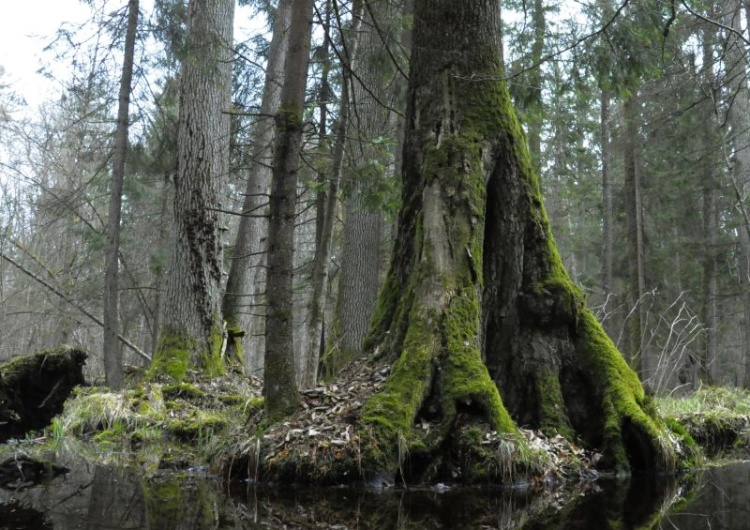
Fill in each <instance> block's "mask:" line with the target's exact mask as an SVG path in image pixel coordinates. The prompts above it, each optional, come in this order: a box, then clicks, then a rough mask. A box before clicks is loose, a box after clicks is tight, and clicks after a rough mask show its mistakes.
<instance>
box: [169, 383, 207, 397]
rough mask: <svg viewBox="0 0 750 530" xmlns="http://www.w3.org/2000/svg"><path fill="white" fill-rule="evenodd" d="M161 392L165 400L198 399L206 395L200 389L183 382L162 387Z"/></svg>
mask: <svg viewBox="0 0 750 530" xmlns="http://www.w3.org/2000/svg"><path fill="white" fill-rule="evenodd" d="M161 392H162V394H163V395H164V397H165V398H167V399H175V398H178V397H180V398H183V399H199V398H202V397H204V396H205V395H206V393H205V392H203V390H201V389H200V388H198V387H196V386H195V385H191V384H190V383H185V382H182V383H174V384H169V385H164V386H163V387H162V389H161Z"/></svg>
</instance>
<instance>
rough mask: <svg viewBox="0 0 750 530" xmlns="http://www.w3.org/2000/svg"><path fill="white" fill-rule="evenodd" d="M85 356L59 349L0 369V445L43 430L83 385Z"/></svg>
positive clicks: (3, 365) (4, 365)
mask: <svg viewBox="0 0 750 530" xmlns="http://www.w3.org/2000/svg"><path fill="white" fill-rule="evenodd" d="M86 357H87V354H86V353H85V352H83V351H81V350H78V349H74V348H69V347H61V348H58V349H56V350H49V351H43V352H39V353H36V354H34V355H30V356H26V357H18V358H16V359H13V360H12V361H10V362H8V363H5V364H2V365H0V442H4V441H5V440H8V439H9V438H14V437H19V436H23V435H24V434H26V433H27V432H29V431H32V430H35V429H41V428H43V427H45V426H47V425H48V424H49V423H50V421H52V418H54V417H55V416H56V415H57V414H59V413H60V412H62V410H63V403H64V402H65V400H66V399H67V398H68V396H69V395H70V392H71V391H72V390H73V388H74V387H75V386H77V385H82V384H84V383H85V380H84V378H83V365H84V364H85V362H86Z"/></svg>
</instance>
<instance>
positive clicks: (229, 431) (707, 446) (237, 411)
mask: <svg viewBox="0 0 750 530" xmlns="http://www.w3.org/2000/svg"><path fill="white" fill-rule="evenodd" d="M388 374H389V367H388V366H387V365H378V364H372V363H369V362H365V361H360V362H356V363H353V364H352V365H350V366H349V367H347V368H346V369H345V370H344V371H342V372H341V374H340V376H339V377H338V378H337V379H336V380H335V381H332V382H329V383H326V384H321V385H319V386H317V387H315V388H313V389H309V390H305V391H302V392H301V398H302V402H301V406H300V409H299V411H298V412H297V413H296V414H294V415H292V416H290V417H289V418H288V419H287V420H286V421H284V422H281V423H278V424H275V425H272V426H266V425H264V424H263V421H262V416H263V400H262V397H261V392H262V384H261V382H260V380H258V379H255V378H252V377H247V376H244V375H241V374H239V373H233V372H230V373H229V374H227V375H225V376H222V377H217V378H211V379H207V378H204V377H201V376H199V375H198V374H197V373H191V374H189V376H188V378H187V380H186V381H185V382H182V383H178V384H174V383H168V382H158V381H147V380H144V379H137V378H136V379H135V380H133V381H132V382H131V383H130V385H129V386H128V388H127V389H125V390H123V391H120V392H112V391H111V390H109V389H107V388H105V387H80V388H79V389H77V390H76V391H75V393H74V396H73V397H72V398H71V399H69V400H68V402H67V403H66V405H65V410H64V412H63V413H62V414H61V415H60V416H58V417H56V418H55V419H54V420H53V423H52V425H51V426H50V427H48V428H47V429H45V430H44V431H43V432H41V433H38V435H34V436H28V437H27V439H26V440H24V441H18V442H16V443H15V444H10V445H6V446H5V449H4V450H0V457H2V455H3V453H8V452H18V451H25V452H33V451H34V447H37V448H39V450H40V451H41V450H42V449H44V450H49V448H50V446H54V445H55V444H59V443H62V442H64V441H71V440H75V441H76V443H79V442H82V445H81V447H85V449H81V450H82V451H85V452H86V453H87V456H88V457H89V458H91V459H93V460H99V461H102V460H103V461H106V462H107V463H115V464H121V465H125V466H129V467H132V466H135V467H137V468H140V469H142V470H144V471H145V472H146V473H155V472H158V471H160V470H187V469H203V470H205V471H207V472H209V473H224V474H226V473H227V472H229V470H231V471H232V474H233V475H235V476H241V477H242V478H246V479H248V480H250V481H256V482H262V480H263V476H262V472H261V473H260V474H259V469H260V470H262V469H268V468H269V467H272V466H273V465H274V463H275V462H276V461H277V460H279V461H284V460H289V455H290V454H291V455H295V457H299V458H300V459H304V460H306V461H307V462H312V463H313V465H314V468H315V469H317V470H319V471H320V473H321V474H324V473H327V472H328V471H329V470H330V469H331V467H333V466H336V465H337V462H339V461H342V460H345V459H352V458H354V459H356V458H357V455H358V453H359V444H360V437H359V434H358V433H357V431H356V430H355V423H356V419H357V417H358V414H359V411H360V409H361V407H362V406H363V404H364V403H365V401H366V400H367V398H368V397H369V396H371V395H372V394H373V393H376V392H378V391H379V390H381V389H382V388H383V386H384V384H385V382H386V379H387V377H388ZM656 402H657V408H658V410H659V411H660V413H661V414H662V416H663V417H664V418H665V419H672V420H676V421H678V422H679V423H681V424H683V425H685V426H686V427H687V429H688V431H689V432H690V433H691V435H692V436H693V437H694V438H695V440H696V441H697V442H698V444H699V445H700V446H701V447H703V449H704V452H705V454H706V455H707V456H708V458H710V459H712V460H724V459H748V458H750V393H748V392H746V391H743V390H737V389H732V390H730V389H725V388H713V387H709V388H703V389H700V390H698V391H697V392H696V393H694V394H693V395H691V396H690V397H676V398H658V399H657V400H656ZM417 427H418V428H420V429H424V430H425V431H429V430H430V429H431V428H432V425H430V424H429V423H428V422H422V423H421V424H420V425H419V426H417ZM520 433H521V435H522V436H523V437H524V439H525V441H526V444H527V445H528V447H529V448H530V449H531V450H532V451H533V452H534V453H535V455H536V456H535V458H534V462H535V465H534V466H533V467H531V468H529V469H528V470H527V471H528V472H527V473H526V474H524V476H517V477H514V482H515V483H517V484H520V483H523V484H525V485H529V486H532V487H539V488H546V487H554V486H557V485H560V484H570V483H577V484H586V483H593V482H595V480H596V479H597V478H598V477H599V473H598V471H597V470H596V464H597V462H598V460H599V458H600V456H601V455H599V454H598V453H596V452H595V451H589V450H586V449H584V448H583V447H581V446H580V445H579V444H577V443H575V442H574V441H570V440H566V439H565V438H563V437H562V436H545V435H544V434H542V433H540V432H538V431H532V430H529V429H523V428H522V429H520ZM480 443H481V444H482V445H484V446H486V447H488V448H490V449H493V450H498V451H499V450H501V449H502V447H503V443H504V440H503V438H502V436H501V435H499V434H498V433H495V432H487V433H485V434H484V439H483V440H481V442H480ZM356 481H357V478H356V477H355V479H354V480H352V481H351V482H356ZM392 481H393V477H390V482H389V480H388V479H383V478H377V482H375V481H371V482H369V483H368V485H370V486H372V487H376V488H378V489H380V488H383V487H390V486H398V485H399V484H393V483H392Z"/></svg>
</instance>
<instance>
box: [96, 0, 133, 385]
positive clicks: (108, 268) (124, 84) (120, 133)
mask: <svg viewBox="0 0 750 530" xmlns="http://www.w3.org/2000/svg"><path fill="white" fill-rule="evenodd" d="M137 31H138V0H130V1H129V2H128V25H127V30H126V34H125V53H124V55H123V59H122V76H121V78H120V95H119V103H118V109H117V130H116V131H115V152H114V161H113V163H112V184H111V186H110V190H109V217H108V218H107V251H106V256H105V262H104V376H105V378H106V381H107V385H109V386H110V387H112V388H120V387H121V386H122V383H123V373H122V349H121V347H120V342H119V340H118V338H117V335H118V332H119V322H118V319H119V309H118V300H119V296H118V286H119V280H118V277H119V272H118V271H119V262H118V255H119V253H120V212H121V209H122V188H123V180H124V178H125V157H126V155H127V151H128V125H129V109H130V87H131V84H132V80H133V57H134V55H135V37H136V33H137Z"/></svg>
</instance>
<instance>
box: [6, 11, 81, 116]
mask: <svg viewBox="0 0 750 530" xmlns="http://www.w3.org/2000/svg"><path fill="white" fill-rule="evenodd" d="M89 13H90V12H89V8H88V7H86V6H85V5H83V4H82V3H81V2H80V0H20V1H19V0H15V1H9V0H6V1H5V6H3V10H2V16H0V65H2V66H3V68H5V76H4V78H3V82H4V83H11V85H12V88H13V89H14V90H15V91H16V92H17V93H18V94H19V95H21V96H23V97H24V98H25V99H26V100H27V101H28V102H29V104H31V105H33V106H35V105H37V104H39V103H41V101H43V100H44V99H46V98H47V97H49V96H50V95H51V93H50V92H51V91H53V90H56V86H55V84H54V83H51V82H49V81H45V80H44V79H43V78H42V77H41V76H40V75H39V74H37V73H36V71H37V70H38V69H39V68H40V67H41V66H42V61H43V57H42V50H43V48H44V46H45V45H46V44H48V43H49V41H50V40H51V38H52V37H53V36H54V34H55V32H56V31H57V29H58V28H59V27H60V25H61V24H62V23H63V22H72V23H80V22H83V21H85V20H86V19H87V18H88V17H89V16H90V15H89Z"/></svg>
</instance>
